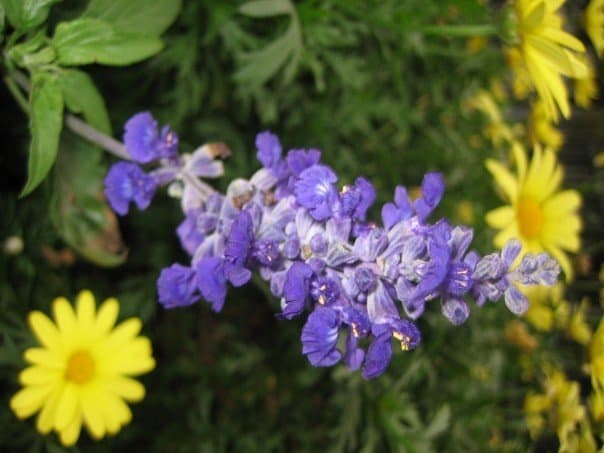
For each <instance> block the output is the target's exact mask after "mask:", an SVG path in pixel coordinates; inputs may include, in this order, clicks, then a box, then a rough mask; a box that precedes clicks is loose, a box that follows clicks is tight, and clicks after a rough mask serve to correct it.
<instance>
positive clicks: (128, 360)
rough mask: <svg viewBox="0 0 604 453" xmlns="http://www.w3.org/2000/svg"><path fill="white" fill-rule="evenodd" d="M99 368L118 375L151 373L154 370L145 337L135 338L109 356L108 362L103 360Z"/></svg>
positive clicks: (148, 343)
mask: <svg viewBox="0 0 604 453" xmlns="http://www.w3.org/2000/svg"><path fill="white" fill-rule="evenodd" d="M101 366H102V368H103V369H107V370H111V371H114V372H117V373H119V374H129V375H137V374H143V373H146V372H148V371H151V370H152V369H153V368H155V361H154V360H153V357H151V342H150V341H149V339H147V338H145V337H139V338H136V339H134V340H132V341H131V342H130V343H128V344H126V345H123V346H122V348H121V349H120V350H119V352H116V353H114V354H113V355H111V356H110V360H103V361H102V364H101Z"/></svg>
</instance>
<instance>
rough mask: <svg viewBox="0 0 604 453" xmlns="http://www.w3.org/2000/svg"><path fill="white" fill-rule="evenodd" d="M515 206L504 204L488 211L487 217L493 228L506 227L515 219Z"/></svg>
mask: <svg viewBox="0 0 604 453" xmlns="http://www.w3.org/2000/svg"><path fill="white" fill-rule="evenodd" d="M514 216H515V214H514V208H512V207H511V206H502V207H500V208H497V209H494V210H492V211H490V212H488V213H487V215H486V217H485V219H486V221H487V223H488V224H489V226H490V227H491V228H497V229H501V228H505V227H507V226H508V225H509V224H510V223H512V222H513V221H514Z"/></svg>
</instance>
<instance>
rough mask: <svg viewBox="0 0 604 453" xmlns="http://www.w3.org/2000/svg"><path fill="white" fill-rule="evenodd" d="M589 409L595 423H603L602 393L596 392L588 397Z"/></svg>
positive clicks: (603, 406)
mask: <svg viewBox="0 0 604 453" xmlns="http://www.w3.org/2000/svg"><path fill="white" fill-rule="evenodd" d="M589 409H590V410H591V415H592V416H593V419H594V420H595V421H596V422H602V421H604V393H602V392H601V391H599V390H596V391H595V392H593V393H592V394H591V395H590V396H589Z"/></svg>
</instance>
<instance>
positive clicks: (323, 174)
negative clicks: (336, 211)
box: [294, 165, 338, 221]
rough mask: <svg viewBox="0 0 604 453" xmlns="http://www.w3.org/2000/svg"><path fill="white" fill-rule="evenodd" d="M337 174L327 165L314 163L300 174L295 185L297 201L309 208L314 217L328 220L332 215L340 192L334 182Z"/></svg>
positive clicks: (319, 219)
mask: <svg viewBox="0 0 604 453" xmlns="http://www.w3.org/2000/svg"><path fill="white" fill-rule="evenodd" d="M337 180H338V178H337V176H336V174H335V173H334V172H333V171H332V170H331V169H330V168H329V167H327V166H325V165H313V166H312V167H309V168H307V169H306V170H304V171H303V172H302V173H301V174H300V179H298V180H297V181H296V183H295V185H294V193H295V195H296V201H297V202H298V203H299V204H300V205H301V206H303V207H305V208H307V209H308V212H309V214H310V215H311V216H312V218H313V219H315V220H318V221H323V220H327V219H328V218H329V217H331V215H332V208H333V205H334V203H335V201H336V200H337V196H338V193H337V191H336V187H335V185H334V183H335V182H336V181H337Z"/></svg>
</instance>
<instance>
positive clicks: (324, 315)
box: [301, 307, 342, 367]
mask: <svg viewBox="0 0 604 453" xmlns="http://www.w3.org/2000/svg"><path fill="white" fill-rule="evenodd" d="M339 326H340V323H339V320H338V315H337V313H336V312H335V311H334V310H331V309H329V308H323V307H319V308H317V309H315V310H314V311H313V312H312V313H311V314H310V316H309V317H308V319H307V320H306V324H304V327H303V328H302V336H301V339H302V353H303V354H304V355H306V357H308V360H309V361H310V363H311V364H313V365H314V366H317V367H319V366H320V367H327V366H332V365H335V364H336V363H337V362H339V361H340V359H341V358H342V353H341V352H340V351H339V350H337V349H336V344H337V342H338V331H339Z"/></svg>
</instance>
